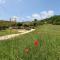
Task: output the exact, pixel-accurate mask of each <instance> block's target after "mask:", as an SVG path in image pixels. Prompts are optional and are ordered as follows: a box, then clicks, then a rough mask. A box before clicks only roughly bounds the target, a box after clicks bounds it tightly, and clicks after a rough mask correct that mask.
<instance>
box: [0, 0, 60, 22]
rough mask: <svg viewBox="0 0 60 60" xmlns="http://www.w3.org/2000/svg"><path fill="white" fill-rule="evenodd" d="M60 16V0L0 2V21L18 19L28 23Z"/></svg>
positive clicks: (7, 0) (6, 0)
mask: <svg viewBox="0 0 60 60" xmlns="http://www.w3.org/2000/svg"><path fill="white" fill-rule="evenodd" d="M59 14H60V1H59V0H0V19H9V18H10V17H16V18H18V21H21V20H25V21H26V20H27V21H28V20H31V19H32V18H38V19H42V18H46V17H47V16H48V15H49V16H52V15H59Z"/></svg>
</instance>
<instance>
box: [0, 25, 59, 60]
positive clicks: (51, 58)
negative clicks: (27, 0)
mask: <svg viewBox="0 0 60 60" xmlns="http://www.w3.org/2000/svg"><path fill="white" fill-rule="evenodd" d="M36 36H37V37H36ZM36 39H37V40H38V41H39V45H38V46H37V47H35V46H34V41H35V40H36ZM25 48H29V52H28V53H27V54H26V52H25V51H24V50H25ZM0 60H60V26H58V25H43V26H39V27H38V28H37V29H36V30H35V31H34V32H31V33H28V34H25V35H21V36H18V37H15V38H13V39H11V40H6V41H0Z"/></svg>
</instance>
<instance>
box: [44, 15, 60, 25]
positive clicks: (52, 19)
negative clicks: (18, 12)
mask: <svg viewBox="0 0 60 60" xmlns="http://www.w3.org/2000/svg"><path fill="white" fill-rule="evenodd" d="M43 21H44V22H47V23H50V24H54V25H55V24H56V25H60V15H55V16H53V17H50V18H47V19H44V20H43Z"/></svg>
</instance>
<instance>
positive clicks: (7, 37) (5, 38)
mask: <svg viewBox="0 0 60 60" xmlns="http://www.w3.org/2000/svg"><path fill="white" fill-rule="evenodd" d="M34 30H35V29H31V30H29V31H24V32H22V33H18V34H11V35H6V36H0V40H7V39H10V38H13V37H16V36H19V35H23V34H26V33H29V32H32V31H34ZM19 32H21V31H19Z"/></svg>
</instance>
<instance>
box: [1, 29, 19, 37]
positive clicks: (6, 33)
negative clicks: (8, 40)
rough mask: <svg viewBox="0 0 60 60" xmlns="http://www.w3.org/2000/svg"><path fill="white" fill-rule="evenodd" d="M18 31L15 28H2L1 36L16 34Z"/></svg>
mask: <svg viewBox="0 0 60 60" xmlns="http://www.w3.org/2000/svg"><path fill="white" fill-rule="evenodd" d="M16 33H18V31H17V30H14V29H6V30H1V31H0V36H4V35H10V34H16Z"/></svg>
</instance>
